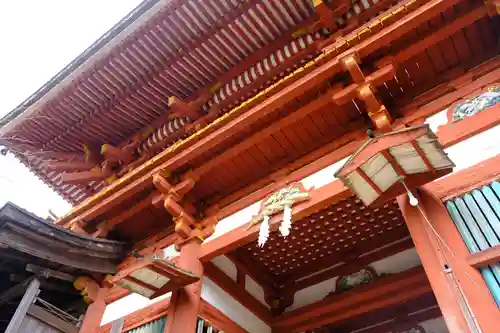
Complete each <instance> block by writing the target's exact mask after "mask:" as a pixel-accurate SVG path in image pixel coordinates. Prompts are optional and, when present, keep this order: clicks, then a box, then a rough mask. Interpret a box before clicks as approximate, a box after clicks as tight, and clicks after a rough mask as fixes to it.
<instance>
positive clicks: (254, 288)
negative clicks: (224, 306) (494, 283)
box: [245, 275, 270, 309]
mask: <svg viewBox="0 0 500 333" xmlns="http://www.w3.org/2000/svg"><path fill="white" fill-rule="evenodd" d="M245 289H246V290H247V291H248V293H249V294H250V295H252V296H253V297H255V299H256V300H258V301H259V302H261V303H262V304H263V305H264V306H265V307H267V308H268V309H269V308H270V307H269V305H268V304H267V303H266V300H265V298H264V289H263V288H262V287H261V286H260V285H259V284H258V283H257V282H255V281H254V280H253V279H252V278H251V277H249V276H248V275H245Z"/></svg>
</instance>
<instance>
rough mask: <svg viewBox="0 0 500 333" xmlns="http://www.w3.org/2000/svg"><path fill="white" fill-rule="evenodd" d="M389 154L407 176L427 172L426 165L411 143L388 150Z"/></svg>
mask: <svg viewBox="0 0 500 333" xmlns="http://www.w3.org/2000/svg"><path fill="white" fill-rule="evenodd" d="M389 153H390V154H391V155H392V156H393V157H394V159H395V160H396V162H398V164H399V165H400V166H401V168H402V169H403V170H404V172H405V173H406V174H408V175H412V174H415V173H422V172H426V171H429V168H428V167H427V165H425V162H424V160H423V159H422V157H420V155H419V154H418V152H417V151H416V150H415V147H413V145H412V144H411V143H405V144H402V145H399V146H395V147H392V148H389Z"/></svg>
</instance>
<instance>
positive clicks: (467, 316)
mask: <svg viewBox="0 0 500 333" xmlns="http://www.w3.org/2000/svg"><path fill="white" fill-rule="evenodd" d="M415 194H417V193H415ZM416 196H417V197H418V199H419V207H412V206H411V205H410V204H409V200H408V196H407V195H402V196H400V197H399V198H398V203H399V206H400V208H401V211H402V212H403V215H404V217H405V220H406V224H407V226H408V229H409V231H410V234H411V237H412V239H413V242H414V243H415V248H416V249H417V252H418V254H419V256H420V259H421V261H422V265H423V267H424V269H425V272H426V274H427V277H428V278H429V282H430V284H431V287H432V290H433V291H434V294H435V296H436V299H437V301H438V304H439V307H440V308H441V312H442V314H443V318H444V319H445V322H446V325H447V326H448V330H449V331H450V333H455V332H475V330H474V326H475V325H477V326H479V328H480V330H481V331H482V332H483V333H493V332H498V327H495V325H496V326H498V324H495V321H497V320H498V318H499V317H500V313H499V310H498V308H497V307H496V305H495V303H494V301H493V298H492V297H491V294H490V293H489V291H488V289H487V286H486V284H485V283H484V280H483V279H482V277H481V275H480V274H479V272H478V271H477V270H475V269H474V268H472V267H471V266H470V265H468V264H467V262H466V258H467V256H468V250H467V248H466V246H465V243H464V242H463V241H462V239H461V237H460V235H459V233H458V230H457V229H456V227H455V225H454V223H453V221H452V220H451V218H450V216H449V214H448V211H447V209H446V207H445V206H444V205H443V203H442V202H441V200H440V199H439V198H438V197H436V196H435V195H433V193H432V192H430V191H429V190H427V189H425V188H422V189H420V191H419V193H418V195H416ZM447 268H448V269H447Z"/></svg>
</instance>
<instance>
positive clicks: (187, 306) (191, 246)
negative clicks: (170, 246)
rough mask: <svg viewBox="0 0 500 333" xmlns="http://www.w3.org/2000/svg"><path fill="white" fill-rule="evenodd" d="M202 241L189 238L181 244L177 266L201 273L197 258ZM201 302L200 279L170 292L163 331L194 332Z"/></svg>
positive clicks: (201, 269) (200, 274)
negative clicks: (170, 296)
mask: <svg viewBox="0 0 500 333" xmlns="http://www.w3.org/2000/svg"><path fill="white" fill-rule="evenodd" d="M201 243H202V241H201V240H200V239H199V238H191V239H189V240H187V241H186V243H184V244H182V246H181V251H180V252H181V253H180V258H179V263H178V265H179V267H182V268H183V269H186V270H189V271H191V272H193V273H195V274H198V275H199V276H202V275H203V265H202V263H201V261H200V259H199V254H200V248H201ZM200 303H201V279H200V281H198V282H196V283H193V284H191V285H189V286H185V287H184V288H181V289H179V290H176V291H174V292H173V293H172V298H171V301H170V304H169V308H168V314H167V324H166V326H165V333H180V332H186V333H194V332H196V326H197V323H198V313H199V310H200Z"/></svg>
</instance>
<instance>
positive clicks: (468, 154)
mask: <svg viewBox="0 0 500 333" xmlns="http://www.w3.org/2000/svg"><path fill="white" fill-rule="evenodd" d="M445 151H446V153H448V156H449V157H450V158H451V160H452V161H453V162H454V163H455V164H456V168H455V169H454V170H453V172H457V171H460V170H463V169H466V168H468V167H471V166H473V165H475V164H477V163H480V162H482V161H485V160H487V159H489V158H491V157H494V156H496V155H498V154H500V125H498V126H495V127H493V128H490V129H489V130H487V131H484V132H482V133H479V134H477V135H475V136H473V137H471V138H469V139H467V140H464V141H462V142H459V143H457V144H456V145H453V146H451V147H449V148H446V149H445Z"/></svg>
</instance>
